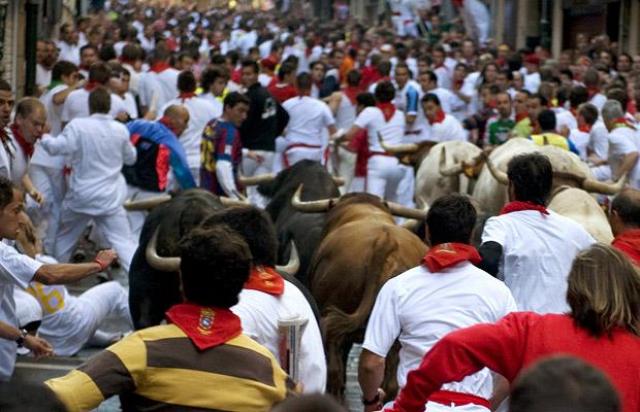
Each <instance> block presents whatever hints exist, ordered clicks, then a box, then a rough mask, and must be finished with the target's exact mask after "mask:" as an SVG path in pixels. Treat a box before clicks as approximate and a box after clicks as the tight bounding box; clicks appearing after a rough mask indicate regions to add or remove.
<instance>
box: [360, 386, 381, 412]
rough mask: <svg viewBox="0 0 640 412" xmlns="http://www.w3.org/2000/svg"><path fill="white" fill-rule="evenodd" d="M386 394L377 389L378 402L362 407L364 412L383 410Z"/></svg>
mask: <svg viewBox="0 0 640 412" xmlns="http://www.w3.org/2000/svg"><path fill="white" fill-rule="evenodd" d="M385 396H386V393H385V392H384V391H383V390H382V388H378V394H377V397H378V401H377V402H376V403H374V404H372V405H364V412H373V411H378V410H382V408H384V397H385Z"/></svg>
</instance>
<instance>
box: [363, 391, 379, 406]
mask: <svg viewBox="0 0 640 412" xmlns="http://www.w3.org/2000/svg"><path fill="white" fill-rule="evenodd" d="M378 402H380V391H377V392H376V396H374V397H373V399H365V397H364V396H363V397H362V404H363V405H365V406H371V405H375V404H377V403H378Z"/></svg>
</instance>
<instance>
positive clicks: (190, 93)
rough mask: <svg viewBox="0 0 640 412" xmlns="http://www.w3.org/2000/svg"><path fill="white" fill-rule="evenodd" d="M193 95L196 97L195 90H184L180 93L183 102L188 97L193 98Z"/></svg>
mask: <svg viewBox="0 0 640 412" xmlns="http://www.w3.org/2000/svg"><path fill="white" fill-rule="evenodd" d="M192 97H196V94H195V93H194V92H182V93H180V94H179V95H178V99H181V100H182V101H183V102H184V101H185V100H187V99H191V98H192Z"/></svg>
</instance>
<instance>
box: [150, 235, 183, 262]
mask: <svg viewBox="0 0 640 412" xmlns="http://www.w3.org/2000/svg"><path fill="white" fill-rule="evenodd" d="M158 232H159V229H156V231H155V232H153V236H151V240H150V241H149V244H147V249H146V250H145V257H146V258H147V263H149V266H151V267H152V268H154V269H155V270H159V271H161V272H177V271H178V270H179V269H180V258H179V257H163V256H159V255H158V250H157V248H156V245H157V243H158Z"/></svg>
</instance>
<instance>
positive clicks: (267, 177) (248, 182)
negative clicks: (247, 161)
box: [238, 173, 345, 187]
mask: <svg viewBox="0 0 640 412" xmlns="http://www.w3.org/2000/svg"><path fill="white" fill-rule="evenodd" d="M275 178H276V175H275V174H274V173H265V174H262V175H256V176H243V175H241V174H238V183H240V184H241V185H242V186H244V187H247V186H257V185H259V184H261V183H269V182H272V181H273V180H275ZM331 178H332V179H333V183H335V184H336V185H338V186H342V185H344V182H345V180H344V178H342V177H339V176H331Z"/></svg>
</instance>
